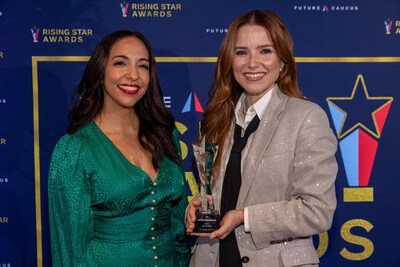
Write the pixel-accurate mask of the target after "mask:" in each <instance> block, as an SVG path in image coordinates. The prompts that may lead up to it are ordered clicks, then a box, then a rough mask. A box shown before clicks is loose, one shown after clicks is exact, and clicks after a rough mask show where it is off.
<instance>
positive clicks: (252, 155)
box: [236, 86, 288, 209]
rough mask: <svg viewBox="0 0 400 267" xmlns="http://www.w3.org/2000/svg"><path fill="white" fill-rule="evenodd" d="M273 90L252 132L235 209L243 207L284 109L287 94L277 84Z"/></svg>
mask: <svg viewBox="0 0 400 267" xmlns="http://www.w3.org/2000/svg"><path fill="white" fill-rule="evenodd" d="M273 90H274V91H273V92H272V96H271V100H270V102H269V104H268V107H267V109H266V110H265V112H264V115H263V117H262V119H261V121H260V124H259V126H258V129H257V130H256V131H255V132H254V138H253V140H252V142H251V144H250V147H249V150H248V153H247V160H246V162H247V165H246V166H243V168H244V170H243V171H242V174H243V176H242V185H241V188H240V192H239V197H238V201H237V204H236V208H237V209H243V208H244V207H243V202H244V200H245V198H246V196H247V193H248V191H249V188H250V185H251V183H252V181H253V179H254V177H255V173H256V171H257V168H258V166H259V164H260V162H261V159H262V157H263V155H264V153H265V151H266V149H267V147H268V145H269V143H270V141H271V138H272V136H273V134H274V132H275V129H276V126H277V125H278V121H279V120H278V115H279V113H281V112H282V111H283V110H284V109H285V104H286V101H287V99H288V96H287V95H285V94H283V93H282V92H281V91H280V90H279V88H278V87H277V86H276V87H275V88H273Z"/></svg>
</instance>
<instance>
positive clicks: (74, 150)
mask: <svg viewBox="0 0 400 267" xmlns="http://www.w3.org/2000/svg"><path fill="white" fill-rule="evenodd" d="M173 139H174V142H175V144H176V145H177V147H178V151H179V153H180V146H179V141H178V132H177V130H176V129H175V130H174V134H173ZM48 192H49V218H50V236H51V252H52V260H53V266H74V267H77V266H107V267H110V266H112V267H114V266H115V267H117V266H124V267H125V266H163V267H164V266H187V265H188V263H189V257H190V253H189V249H188V246H187V237H186V234H185V225H184V216H185V208H186V206H187V196H186V184H185V179H184V172H183V168H182V166H180V165H178V164H176V163H175V162H173V161H172V160H170V159H169V158H167V157H163V159H162V160H161V162H160V169H159V174H158V176H157V178H156V180H155V181H154V182H152V180H151V179H150V177H149V176H148V174H147V173H146V172H144V171H143V170H142V169H140V168H138V167H136V166H135V165H133V164H132V163H130V162H129V161H128V160H127V159H126V158H125V157H124V155H123V154H122V153H121V152H120V151H119V150H118V149H117V147H116V146H115V145H114V144H113V143H112V142H111V140H110V139H108V137H107V136H106V135H105V134H104V133H103V132H102V131H101V130H100V129H99V128H98V127H97V125H96V124H95V123H94V122H93V121H91V122H90V123H89V124H88V125H86V126H85V127H83V128H82V129H80V130H78V131H77V132H76V133H74V134H66V135H64V136H63V137H62V138H61V139H60V140H59V141H58V143H57V145H56V147H55V149H54V152H53V156H52V160H51V164H50V172H49V181H48Z"/></svg>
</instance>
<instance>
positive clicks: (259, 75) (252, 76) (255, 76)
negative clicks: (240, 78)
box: [244, 73, 265, 78]
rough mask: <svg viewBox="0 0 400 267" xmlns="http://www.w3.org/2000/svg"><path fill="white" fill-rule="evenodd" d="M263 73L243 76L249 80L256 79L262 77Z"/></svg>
mask: <svg viewBox="0 0 400 267" xmlns="http://www.w3.org/2000/svg"><path fill="white" fill-rule="evenodd" d="M264 75H265V73H245V74H244V76H246V77H249V78H258V77H262V76H264Z"/></svg>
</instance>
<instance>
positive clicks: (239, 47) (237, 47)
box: [234, 44, 274, 49]
mask: <svg viewBox="0 0 400 267" xmlns="http://www.w3.org/2000/svg"><path fill="white" fill-rule="evenodd" d="M266 47H274V45H272V44H266V45H259V46H257V48H266ZM246 48H247V46H235V48H234V49H246Z"/></svg>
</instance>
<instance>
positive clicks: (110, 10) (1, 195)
mask: <svg viewBox="0 0 400 267" xmlns="http://www.w3.org/2000/svg"><path fill="white" fill-rule="evenodd" d="M256 9H270V10H272V11H273V12H275V13H277V14H278V15H279V16H280V17H281V18H282V19H283V20H284V21H285V23H286V25H287V27H288V28H289V30H290V31H291V34H292V36H293V39H294V45H295V56H296V61H297V66H298V71H299V84H300V88H301V90H302V92H303V93H304V95H305V96H307V97H309V98H312V99H313V101H314V102H316V103H318V104H319V105H320V106H321V107H322V108H323V109H324V110H325V111H326V113H327V114H328V117H329V119H330V122H331V127H332V128H333V129H334V132H335V134H336V136H337V138H338V152H337V154H336V157H337V161H338V163H339V173H338V176H337V180H336V192H337V198H338V206H337V210H336V213H335V217H334V222H333V226H332V228H331V230H329V232H327V233H322V234H320V235H318V236H315V237H314V245H315V247H316V249H317V252H318V255H319V257H320V260H321V266H400V265H399V264H400V253H399V251H400V242H399V238H400V227H399V222H400V214H399V213H400V204H399V203H400V201H399V199H400V198H399V197H400V190H399V187H400V174H399V173H400V157H399V151H400V138H399V136H400V119H399V118H400V116H399V114H400V109H399V105H398V104H397V103H398V102H397V101H398V99H399V98H400V2H399V1H398V0H382V1H373V0H363V1H360V0H336V1H334V0H323V1H317V0H290V1H289V0H286V1H272V0H270V1H267V0H262V1H261V0H259V1H256V0H246V1H236V0H231V1H215V0H203V1H196V0H149V1H132V0H97V1H78V0H65V1H50V0H42V1H28V0H22V1H14V0H1V1H0V266H5V267H14V266H51V257H50V249H49V226H48V205H47V173H48V169H49V162H50V157H51V153H52V150H53V148H54V146H55V144H56V142H57V140H58V139H59V137H60V135H62V134H63V133H64V132H65V130H66V128H67V125H68V124H67V114H68V111H69V109H70V108H71V106H72V102H73V99H74V98H73V92H74V90H75V88H76V87H77V85H78V83H79V81H80V78H81V75H82V73H83V70H84V67H85V64H86V62H87V61H88V59H89V56H90V55H91V53H92V51H93V49H94V47H95V46H96V45H97V43H98V42H99V41H100V40H101V39H102V38H103V37H105V36H106V35H107V34H109V33H111V32H113V31H116V30H120V29H129V30H136V31H140V32H142V33H143V34H144V35H145V36H147V37H148V39H149V40H150V42H151V43H152V45H153V47H154V51H155V55H156V57H157V62H158V65H157V67H158V70H159V75H160V81H161V86H162V90H163V94H164V101H165V105H166V106H167V107H168V108H169V109H170V110H171V112H172V113H173V115H174V116H175V119H176V125H177V127H178V129H179V131H180V134H181V136H180V140H181V145H182V152H183V157H184V165H185V171H186V178H187V181H188V187H187V188H188V192H189V198H190V196H192V195H193V194H196V192H197V186H196V178H195V176H196V174H195V173H194V170H193V167H192V164H191V161H192V158H193V156H192V149H191V143H193V142H194V141H196V140H197V139H198V138H199V120H200V119H201V117H202V113H203V111H204V109H205V106H206V103H207V99H208V91H209V88H210V86H211V82H212V78H213V71H214V67H215V62H216V57H217V55H218V50H219V46H220V44H221V41H222V39H223V37H224V35H225V33H226V32H227V28H228V27H229V24H230V23H231V22H232V20H233V19H234V18H236V17H237V16H238V15H240V14H242V13H244V12H246V11H250V10H256Z"/></svg>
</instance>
